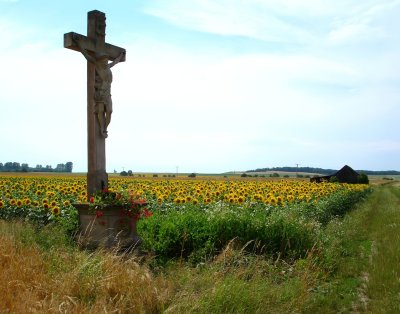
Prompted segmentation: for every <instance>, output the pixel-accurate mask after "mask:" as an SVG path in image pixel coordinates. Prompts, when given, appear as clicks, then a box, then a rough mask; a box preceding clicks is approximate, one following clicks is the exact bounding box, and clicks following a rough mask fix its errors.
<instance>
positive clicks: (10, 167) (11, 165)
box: [0, 161, 73, 172]
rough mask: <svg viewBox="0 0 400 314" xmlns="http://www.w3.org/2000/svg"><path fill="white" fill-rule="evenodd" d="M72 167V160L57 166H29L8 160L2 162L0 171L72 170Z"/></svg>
mask: <svg viewBox="0 0 400 314" xmlns="http://www.w3.org/2000/svg"><path fill="white" fill-rule="evenodd" d="M72 167H73V163H72V162H70V161H68V162H67V163H65V164H58V165H57V167H55V168H53V167H52V166H50V165H46V166H42V165H36V167H29V165H28V164H26V163H23V164H20V163H19V162H6V163H4V164H3V163H1V162H0V172H72Z"/></svg>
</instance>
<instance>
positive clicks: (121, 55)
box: [108, 50, 126, 68]
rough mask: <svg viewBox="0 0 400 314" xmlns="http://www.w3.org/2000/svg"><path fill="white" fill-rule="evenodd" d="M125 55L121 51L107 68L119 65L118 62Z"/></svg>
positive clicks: (124, 52)
mask: <svg viewBox="0 0 400 314" xmlns="http://www.w3.org/2000/svg"><path fill="white" fill-rule="evenodd" d="M125 54H126V51H125V50H123V51H122V52H121V53H120V55H119V56H118V57H117V58H116V59H115V60H114V61H113V62H111V63H110V64H109V65H108V66H109V67H110V68H112V67H113V66H114V65H116V64H117V63H119V62H120V61H121V59H122V58H123V57H124V56H125Z"/></svg>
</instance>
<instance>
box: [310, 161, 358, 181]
mask: <svg viewBox="0 0 400 314" xmlns="http://www.w3.org/2000/svg"><path fill="white" fill-rule="evenodd" d="M358 176H359V173H358V172H357V171H355V170H353V169H352V168H351V167H349V166H347V165H346V166H344V167H343V168H342V169H340V170H339V171H337V172H335V173H333V174H330V175H328V176H321V177H313V178H311V179H310V182H317V183H320V182H329V181H330V180H331V178H332V177H336V179H337V181H338V182H340V183H357V182H358Z"/></svg>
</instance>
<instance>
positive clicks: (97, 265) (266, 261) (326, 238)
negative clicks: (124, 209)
mask: <svg viewBox="0 0 400 314" xmlns="http://www.w3.org/2000/svg"><path fill="white" fill-rule="evenodd" d="M399 200H400V190H399V188H398V187H392V186H390V185H386V186H384V187H376V188H375V191H374V192H373V193H372V194H371V195H370V196H369V198H368V200H367V201H366V202H364V203H362V204H360V205H359V206H358V207H357V208H356V210H354V211H352V212H350V213H349V214H347V215H346V216H345V218H344V219H336V220H333V221H331V222H330V223H328V225H327V226H326V228H325V229H324V232H323V235H322V237H321V239H320V240H319V241H317V242H316V243H315V245H314V246H313V248H312V249H311V250H309V252H308V253H307V254H305V255H304V256H303V257H302V258H297V259H288V258H286V259H282V257H281V256H279V255H278V256H276V255H274V257H272V256H271V255H260V254H258V255H257V254H253V253H252V252H255V251H256V250H257V243H254V242H249V243H247V245H246V247H245V248H244V247H243V244H238V242H236V241H231V242H230V243H229V244H228V245H227V246H226V247H225V249H224V250H223V251H222V252H221V253H220V254H219V255H218V256H216V257H215V258H214V259H212V260H210V261H208V262H206V263H199V264H197V266H191V265H189V264H188V263H186V262H184V261H183V260H179V259H177V260H171V261H170V262H169V263H167V264H166V265H164V266H160V267H158V268H151V267H150V266H149V265H153V263H151V257H148V258H141V259H140V260H139V259H138V258H133V257H132V258H130V257H127V256H116V255H115V254H112V253H110V252H108V253H107V252H101V251H99V252H94V253H89V252H85V251H80V250H78V249H77V248H76V247H74V246H73V245H71V243H70V241H69V239H68V238H66V237H65V236H64V235H63V234H62V233H61V232H60V231H59V230H57V229H54V228H51V227H46V228H44V229H43V230H42V231H40V232H37V231H36V230H35V229H34V228H32V227H30V226H29V225H25V224H21V223H10V222H7V223H6V222H3V221H0V269H1V272H0V295H1V298H0V312H7V311H8V312H15V313H25V312H32V311H37V312H49V311H62V312H64V311H65V312H112V311H120V312H130V313H132V312H135V313H142V312H143V313H144V312H145V313H163V312H165V313H266V312H270V313H288V312H299V313H302V312H303V313H336V312H371V313H397V312H399V305H398V304H400V302H399V292H400V281H399V273H398V262H399V260H400V248H399V247H398V242H397V240H398V238H399V237H400V236H399V234H398V233H397V229H398V227H399V226H400V211H399V205H400V203H399Z"/></svg>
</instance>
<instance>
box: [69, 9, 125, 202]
mask: <svg viewBox="0 0 400 314" xmlns="http://www.w3.org/2000/svg"><path fill="white" fill-rule="evenodd" d="M105 30H106V16H105V14H104V13H103V12H100V11H97V10H94V11H90V12H88V27H87V36H83V35H80V34H77V33H74V32H70V33H66V34H64V47H65V48H68V49H72V50H75V51H79V52H81V53H82V54H83V55H84V56H85V58H86V59H87V144H88V151H87V153H88V173H87V197H88V200H89V198H90V196H91V195H93V194H94V193H96V192H97V191H99V190H103V189H104V188H107V187H108V175H107V172H106V141H105V139H106V137H107V134H108V133H107V126H108V123H109V122H110V119H111V113H112V100H111V83H112V73H111V67H113V66H114V65H115V64H117V63H118V62H123V61H125V57H126V51H125V49H123V48H120V47H117V46H113V45H111V44H108V43H106V42H105V35H106V32H105ZM108 61H112V62H111V63H108Z"/></svg>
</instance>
